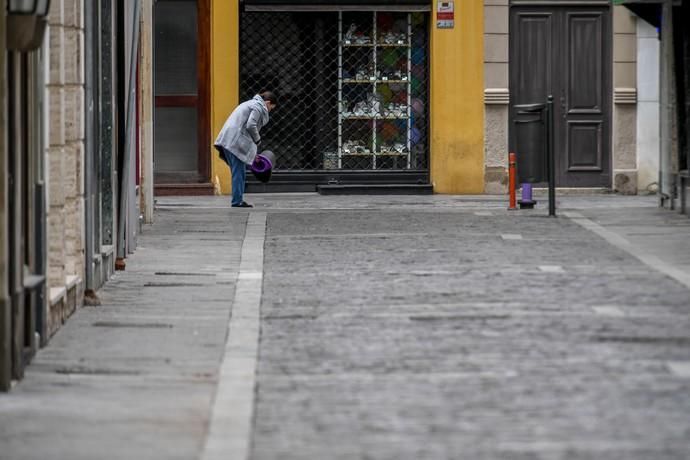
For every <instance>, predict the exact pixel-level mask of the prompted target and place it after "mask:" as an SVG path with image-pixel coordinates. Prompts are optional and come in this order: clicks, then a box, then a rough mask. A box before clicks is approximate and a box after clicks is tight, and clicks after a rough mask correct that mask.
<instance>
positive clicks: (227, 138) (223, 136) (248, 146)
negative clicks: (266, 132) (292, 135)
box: [213, 94, 269, 165]
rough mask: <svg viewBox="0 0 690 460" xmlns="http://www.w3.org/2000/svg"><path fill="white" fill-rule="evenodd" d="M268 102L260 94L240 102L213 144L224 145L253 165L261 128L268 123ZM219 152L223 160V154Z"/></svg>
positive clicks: (226, 148)
mask: <svg viewBox="0 0 690 460" xmlns="http://www.w3.org/2000/svg"><path fill="white" fill-rule="evenodd" d="M268 120H269V117H268V108H266V102H264V100H263V98H262V97H261V96H259V95H258V94H257V95H256V96H254V97H253V98H252V99H250V100H248V101H247V102H243V103H242V104H240V105H239V106H238V107H237V108H236V109H235V110H234V111H233V112H232V114H230V116H229V117H228V119H227V120H226V121H225V124H224V125H223V129H221V130H220V133H219V134H218V137H217V138H216V141H215V142H214V143H213V145H214V146H215V147H216V148H218V147H223V148H224V149H225V150H227V151H229V152H230V153H232V154H233V155H235V156H236V157H237V158H239V159H240V160H242V161H243V162H244V163H246V164H248V165H251V164H252V163H253V162H254V159H255V158H256V153H257V144H258V143H259V141H260V140H261V136H260V135H259V130H260V129H261V128H263V127H264V126H265V125H266V124H267V123H268ZM219 154H220V156H221V158H222V159H223V160H225V159H224V158H223V155H222V154H221V153H220V150H219Z"/></svg>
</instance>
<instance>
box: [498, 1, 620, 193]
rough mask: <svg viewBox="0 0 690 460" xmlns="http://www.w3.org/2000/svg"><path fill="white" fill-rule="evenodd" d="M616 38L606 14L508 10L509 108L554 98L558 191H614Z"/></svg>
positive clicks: (591, 9)
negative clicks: (613, 49)
mask: <svg viewBox="0 0 690 460" xmlns="http://www.w3.org/2000/svg"><path fill="white" fill-rule="evenodd" d="M611 37H612V35H611V27H610V10H609V7H600V6H587V7H580V6H568V7H554V6H520V7H516V6H514V7H512V8H511V23H510V95H511V106H515V105H517V104H532V103H543V102H546V97H547V96H548V95H549V94H551V95H553V96H554V110H555V114H554V152H555V166H556V184H557V185H558V186H559V187H610V186H611V145H610V143H611V141H610V138H611V136H610V129H611V128H610V125H611V97H610V95H611V73H612V72H611V62H612V60H611V45H610V43H611ZM514 119H515V111H514V110H512V111H511V136H510V138H511V149H514V148H515V129H514V123H513V120H514ZM517 154H518V155H520V152H517Z"/></svg>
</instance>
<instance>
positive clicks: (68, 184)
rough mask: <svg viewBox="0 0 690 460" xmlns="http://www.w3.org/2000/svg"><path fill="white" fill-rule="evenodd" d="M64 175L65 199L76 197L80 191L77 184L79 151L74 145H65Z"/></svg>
mask: <svg viewBox="0 0 690 460" xmlns="http://www.w3.org/2000/svg"><path fill="white" fill-rule="evenodd" d="M63 164H64V169H63V171H64V175H63V178H62V190H63V191H64V194H65V201H67V200H69V199H71V198H74V197H76V196H77V194H78V192H79V188H78V186H77V180H78V178H77V167H78V166H77V152H76V149H75V148H74V146H73V145H68V146H66V147H65V155H64V162H63Z"/></svg>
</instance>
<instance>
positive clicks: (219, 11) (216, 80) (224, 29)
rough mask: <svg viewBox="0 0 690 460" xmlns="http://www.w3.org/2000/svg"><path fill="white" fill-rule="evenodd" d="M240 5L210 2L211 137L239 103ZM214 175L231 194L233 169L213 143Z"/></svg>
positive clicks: (230, 0) (232, 1)
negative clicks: (231, 172)
mask: <svg viewBox="0 0 690 460" xmlns="http://www.w3.org/2000/svg"><path fill="white" fill-rule="evenodd" d="M239 14H240V8H239V0H212V1H211V136H212V138H213V139H215V137H216V135H217V134H218V132H219V131H220V129H221V128H222V127H223V123H225V120H226V119H227V118H228V116H229V115H230V113H231V112H232V111H233V110H234V109H235V107H237V105H238V104H239V100H238V99H239V92H240V91H239V85H240V81H239V78H240V71H239V66H240V59H239V49H240V16H239ZM209 148H210V149H211V158H213V160H212V163H211V174H212V180H213V181H214V183H215V181H216V177H217V178H218V179H219V181H220V186H221V191H222V193H223V194H229V193H231V184H230V168H228V166H227V165H226V164H225V162H223V161H222V160H221V159H220V158H219V157H218V153H217V152H216V150H215V149H214V148H213V146H212V145H211V146H210V147H209Z"/></svg>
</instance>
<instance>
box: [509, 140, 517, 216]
mask: <svg viewBox="0 0 690 460" xmlns="http://www.w3.org/2000/svg"><path fill="white" fill-rule="evenodd" d="M516 174H517V156H516V155H515V154H514V153H512V152H511V153H509V154H508V178H509V181H508V183H509V185H508V187H510V206H509V207H508V209H509V210H510V209H517V197H516V192H515V181H516V177H515V176H516Z"/></svg>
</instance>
